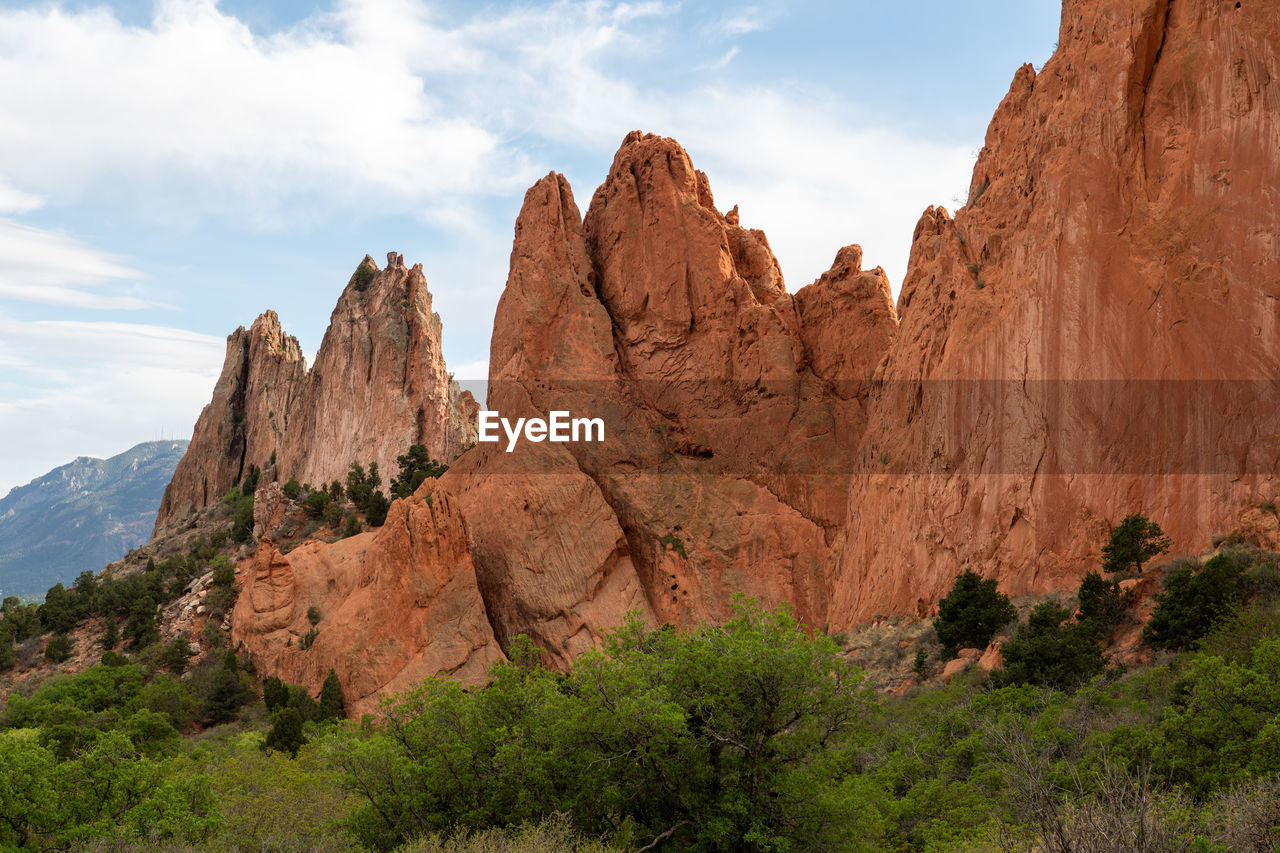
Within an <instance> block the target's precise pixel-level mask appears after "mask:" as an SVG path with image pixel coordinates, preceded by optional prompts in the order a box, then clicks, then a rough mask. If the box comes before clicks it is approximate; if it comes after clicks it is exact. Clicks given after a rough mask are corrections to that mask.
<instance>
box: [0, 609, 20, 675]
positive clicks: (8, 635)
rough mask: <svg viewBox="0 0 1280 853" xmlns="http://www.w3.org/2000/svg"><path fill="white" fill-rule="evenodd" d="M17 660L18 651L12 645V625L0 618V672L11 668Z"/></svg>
mask: <svg viewBox="0 0 1280 853" xmlns="http://www.w3.org/2000/svg"><path fill="white" fill-rule="evenodd" d="M17 662H18V652H17V650H15V649H14V647H13V626H12V625H10V624H9V623H8V622H7V621H2V620H0V672H4V671H5V670H7V669H13V665H14V664H16V663H17Z"/></svg>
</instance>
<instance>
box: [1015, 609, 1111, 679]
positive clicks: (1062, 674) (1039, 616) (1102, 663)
mask: <svg viewBox="0 0 1280 853" xmlns="http://www.w3.org/2000/svg"><path fill="white" fill-rule="evenodd" d="M1070 617H1071V613H1070V611H1068V610H1066V609H1065V608H1062V607H1059V606H1058V605H1057V604H1055V603H1054V602H1052V601H1046V602H1043V603H1042V604H1039V605H1037V606H1036V608H1035V609H1034V610H1032V611H1031V616H1030V617H1029V618H1028V619H1027V622H1026V624H1024V625H1020V626H1019V627H1018V630H1017V632H1016V633H1015V634H1014V635H1013V637H1012V638H1011V639H1010V640H1009V641H1008V642H1006V643H1005V644H1004V645H1002V646H1001V647H1000V655H1001V657H1003V658H1004V667H1003V669H1001V670H997V671H996V672H994V673H992V679H993V680H994V681H995V683H996V684H1036V685H1039V686H1041V687H1052V688H1054V689H1056V690H1074V689H1075V688H1077V687H1079V686H1080V684H1082V683H1083V682H1085V681H1088V680H1089V679H1090V678H1092V677H1093V676H1095V675H1097V674H1098V673H1100V672H1102V671H1103V670H1104V669H1105V668H1106V660H1105V659H1104V658H1103V657H1102V649H1101V646H1100V642H1101V635H1100V633H1099V631H1098V628H1097V626H1095V625H1094V624H1093V623H1092V622H1076V621H1074V620H1071V619H1070Z"/></svg>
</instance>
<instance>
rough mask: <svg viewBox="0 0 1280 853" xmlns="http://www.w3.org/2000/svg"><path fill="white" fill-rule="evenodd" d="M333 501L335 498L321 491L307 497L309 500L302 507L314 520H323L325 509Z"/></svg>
mask: <svg viewBox="0 0 1280 853" xmlns="http://www.w3.org/2000/svg"><path fill="white" fill-rule="evenodd" d="M332 501H333V498H331V497H329V493H328V492H326V491H323V490H320V491H315V492H312V493H311V494H309V495H307V499H306V500H305V501H303V502H302V506H303V508H304V509H306V511H307V515H309V516H311V517H312V518H322V517H323V516H324V512H325V509H326V508H327V507H328V506H329V504H330V503H332Z"/></svg>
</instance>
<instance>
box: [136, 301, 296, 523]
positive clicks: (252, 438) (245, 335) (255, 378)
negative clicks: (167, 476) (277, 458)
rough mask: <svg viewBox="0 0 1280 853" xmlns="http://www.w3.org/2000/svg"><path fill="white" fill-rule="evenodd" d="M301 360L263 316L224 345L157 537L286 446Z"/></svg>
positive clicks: (274, 320)
mask: <svg viewBox="0 0 1280 853" xmlns="http://www.w3.org/2000/svg"><path fill="white" fill-rule="evenodd" d="M306 378H307V365H306V360H305V359H304V358H303V357H302V350H301V348H300V347H299V346H298V341H297V339H296V338H294V337H293V336H292V335H286V334H285V333H284V330H283V329H281V327H280V318H279V317H277V316H276V312H274V311H267V312H266V313H265V314H263V315H262V316H260V317H258V319H257V320H255V321H254V323H253V325H252V326H251V327H250V328H249V330H248V331H245V329H244V327H243V326H241V327H240V328H238V329H236V330H235V331H234V332H232V333H231V335H230V336H228V338H227V355H226V359H225V360H224V361H223V364H222V374H221V375H220V376H219V377H218V382H217V384H216V385H215V386H214V389H213V399H212V400H211V401H210V402H209V405H207V406H205V407H204V410H203V411H202V412H201V413H200V418H199V419H198V420H197V421H196V426H195V430H194V433H193V435H192V437H191V444H189V445H188V446H187V452H186V453H185V454H184V455H183V457H182V460H181V461H180V462H179V463H178V467H177V469H176V470H175V471H174V474H173V479H172V480H171V481H170V482H169V485H168V487H167V488H166V489H165V492H164V498H163V499H162V501H161V503H160V510H159V513H158V514H157V517H156V526H155V529H156V532H157V533H158V532H159V531H160V530H161V529H162V528H163V527H165V526H166V525H167V524H171V523H173V522H175V521H177V520H179V519H181V518H185V517H187V516H189V515H191V514H192V513H193V512H196V511H198V510H201V509H203V508H205V507H206V506H208V505H210V504H212V503H216V502H217V501H218V500H219V499H220V498H221V497H222V496H223V495H225V494H226V493H227V492H228V491H229V490H230V489H231V484H232V483H234V482H236V481H237V480H239V479H240V478H241V476H242V475H243V473H244V471H245V469H246V468H247V467H248V464H249V463H250V462H254V461H256V462H257V464H259V465H261V464H263V463H265V462H266V461H267V460H268V459H269V458H270V456H271V453H272V451H273V450H275V449H276V448H277V447H279V446H280V445H281V444H282V443H283V440H284V436H285V432H286V428H287V415H288V412H289V411H291V410H292V409H293V407H294V406H295V405H296V404H297V401H298V399H299V397H300V396H301V395H302V393H303V392H304V390H305V386H306Z"/></svg>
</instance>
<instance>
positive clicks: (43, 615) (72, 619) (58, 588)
mask: <svg viewBox="0 0 1280 853" xmlns="http://www.w3.org/2000/svg"><path fill="white" fill-rule="evenodd" d="M81 618H82V614H81V613H80V608H79V607H78V602H77V600H76V596H75V594H74V593H73V592H71V591H70V590H67V589H66V588H64V587H63V586H62V584H60V583H58V584H54V585H53V586H52V587H50V588H49V591H48V592H46V593H45V595H44V604H43V605H41V607H40V624H41V625H43V626H44V628H45V630H47V631H56V632H57V633H59V634H65V633H67V632H68V631H70V630H71V629H72V628H74V627H75V626H76V624H77V623H78V622H79V621H80V619H81Z"/></svg>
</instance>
